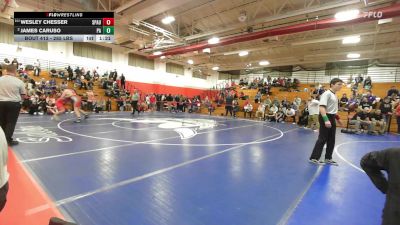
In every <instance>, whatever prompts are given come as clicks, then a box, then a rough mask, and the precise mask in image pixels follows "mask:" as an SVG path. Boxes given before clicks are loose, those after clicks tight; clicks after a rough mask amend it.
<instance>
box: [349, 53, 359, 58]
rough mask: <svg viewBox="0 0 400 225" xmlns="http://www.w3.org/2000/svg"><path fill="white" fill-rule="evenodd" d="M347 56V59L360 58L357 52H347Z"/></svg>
mask: <svg viewBox="0 0 400 225" xmlns="http://www.w3.org/2000/svg"><path fill="white" fill-rule="evenodd" d="M347 58H349V59H358V58H360V54H358V53H349V54H347Z"/></svg>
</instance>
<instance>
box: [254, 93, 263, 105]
mask: <svg viewBox="0 0 400 225" xmlns="http://www.w3.org/2000/svg"><path fill="white" fill-rule="evenodd" d="M254 101H255V103H259V102H261V92H257V94H256V96H255V97H254Z"/></svg>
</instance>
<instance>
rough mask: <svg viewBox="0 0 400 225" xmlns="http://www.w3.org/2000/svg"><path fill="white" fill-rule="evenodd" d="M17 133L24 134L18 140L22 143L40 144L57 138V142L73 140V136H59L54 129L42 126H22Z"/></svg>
mask: <svg viewBox="0 0 400 225" xmlns="http://www.w3.org/2000/svg"><path fill="white" fill-rule="evenodd" d="M14 133H15V134H17V135H24V136H23V137H18V138H17V141H19V142H22V143H30V144H38V143H46V142H49V141H50V140H55V141H57V142H71V141H72V138H69V137H65V136H59V135H58V134H56V133H55V132H53V131H50V130H48V129H45V128H43V127H40V126H22V127H21V128H19V129H16V130H15V132H14Z"/></svg>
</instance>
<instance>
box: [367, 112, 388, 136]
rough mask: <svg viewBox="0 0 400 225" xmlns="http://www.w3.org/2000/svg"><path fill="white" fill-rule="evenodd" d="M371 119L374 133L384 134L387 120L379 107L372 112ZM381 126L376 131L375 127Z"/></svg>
mask: <svg viewBox="0 0 400 225" xmlns="http://www.w3.org/2000/svg"><path fill="white" fill-rule="evenodd" d="M370 120H371V126H372V128H371V129H372V132H373V133H374V134H377V133H379V134H384V133H385V131H386V123H385V120H384V118H383V115H382V113H381V110H379V109H377V110H375V112H374V113H373V114H371V117H370ZM376 126H379V131H375V127H376Z"/></svg>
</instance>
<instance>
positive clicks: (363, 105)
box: [360, 97, 372, 110]
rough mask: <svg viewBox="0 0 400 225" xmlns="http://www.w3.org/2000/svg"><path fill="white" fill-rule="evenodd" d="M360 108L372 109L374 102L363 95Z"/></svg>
mask: <svg viewBox="0 0 400 225" xmlns="http://www.w3.org/2000/svg"><path fill="white" fill-rule="evenodd" d="M360 108H361V110H364V109H367V110H371V109H372V104H371V103H370V102H369V101H368V98H367V97H363V98H362V100H361V103H360Z"/></svg>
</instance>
